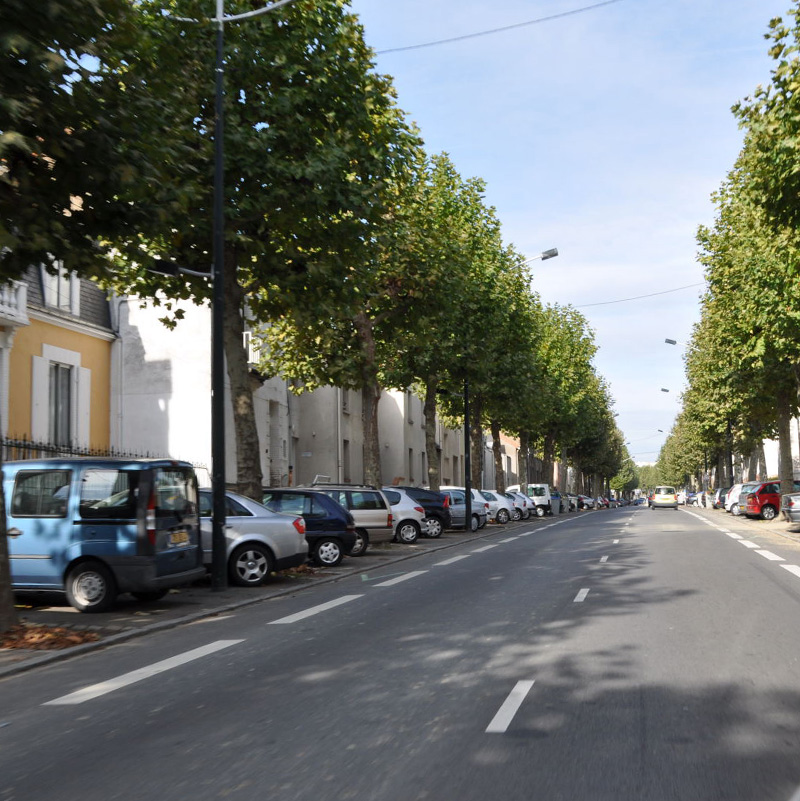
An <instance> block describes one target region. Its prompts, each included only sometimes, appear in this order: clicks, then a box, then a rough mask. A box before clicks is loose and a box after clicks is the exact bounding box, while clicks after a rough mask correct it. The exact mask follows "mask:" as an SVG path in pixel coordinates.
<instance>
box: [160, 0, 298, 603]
mask: <svg viewBox="0 0 800 801" xmlns="http://www.w3.org/2000/svg"><path fill="white" fill-rule="evenodd" d="M293 2H295V0H277V2H274V3H270V4H269V5H267V6H264V7H263V8H259V9H257V10H255V11H248V12H245V13H244V14H233V15H231V16H229V17H226V16H225V0H217V15H216V17H214V18H213V19H211V20H197V19H189V18H186V17H173V19H177V20H180V21H181V22H193V23H203V22H212V23H213V24H214V25H216V28H217V42H216V45H217V48H216V49H217V52H216V63H215V65H214V73H215V86H214V238H213V253H214V261H213V266H212V271H211V274H212V277H213V287H212V299H211V483H212V486H211V492H212V506H211V588H212V589H213V590H222V589H225V587H226V586H227V583H228V580H227V572H226V561H227V560H226V558H225V346H224V338H223V332H224V323H225V303H224V298H225V293H224V287H223V283H222V282H223V275H224V269H223V268H224V261H225V214H224V205H225V191H224V187H225V184H224V167H225V149H224V145H223V141H222V140H223V135H224V108H223V98H224V90H225V83H224V78H225V62H224V52H225V41H224V32H225V23H226V22H235V21H239V20H244V19H249V18H251V17H259V16H261V15H262V14H266V13H268V12H269V11H274V10H275V9H276V8H280V7H281V6H285V5H289V3H293Z"/></svg>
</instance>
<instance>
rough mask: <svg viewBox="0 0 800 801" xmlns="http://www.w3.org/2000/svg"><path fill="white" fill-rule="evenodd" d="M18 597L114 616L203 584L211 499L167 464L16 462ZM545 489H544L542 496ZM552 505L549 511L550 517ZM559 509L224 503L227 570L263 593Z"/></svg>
mask: <svg viewBox="0 0 800 801" xmlns="http://www.w3.org/2000/svg"><path fill="white" fill-rule="evenodd" d="M3 481H4V492H5V499H6V516H7V529H8V542H9V555H10V565H11V577H12V586H13V588H14V589H15V590H17V591H25V590H59V591H64V592H66V595H67V599H68V600H69V602H70V603H71V604H72V605H73V606H74V607H75V608H76V609H79V610H81V611H93V612H99V611H103V610H105V609H108V608H109V607H111V606H112V605H113V603H114V601H115V599H116V596H117V595H118V594H119V593H122V592H130V593H132V594H133V595H135V596H136V597H137V598H139V599H140V600H156V599H158V598H160V597H162V596H163V595H164V594H165V593H166V592H167V591H168V590H169V589H170V588H172V587H175V586H180V585H181V584H186V583H190V582H192V581H195V580H197V579H199V578H202V577H203V576H204V575H205V574H206V571H207V570H208V569H209V568H210V567H211V564H212V555H213V548H212V539H213V537H212V509H213V493H212V490H211V489H207V488H198V486H197V479H196V476H195V473H194V470H193V468H192V466H191V465H190V464H189V463H186V462H180V461H176V460H171V459H130V460H128V459H105V458H96V459H95V458H78V459H76V458H64V459H44V460H37V461H24V462H8V463H6V464H5V465H4V469H3ZM544 486H545V487H546V485H544ZM544 500H546V502H547V504H548V506H547V507H545V505H544V502H543V501H544ZM556 502H557V503H558V504H559V506H560V505H561V504H562V499H561V498H560V496H559V495H558V494H557V493H555V492H553V493H551V492H550V491H549V488H547V492H546V493H542V492H539V493H538V494H537V492H536V485H534V486H533V487H532V488H531V492H530V495H526V494H523V493H521V492H518V491H514V490H513V488H510V489H509V491H507V492H505V493H499V492H496V491H494V490H476V489H473V490H472V503H471V515H470V519H469V520H468V519H467V514H466V490H465V489H464V488H463V487H449V486H448V487H444V488H443V489H442V491H441V492H434V491H431V490H429V489H422V488H419V487H395V486H392V487H383V488H377V487H371V486H364V485H342V484H330V483H315V484H312V485H310V486H307V487H281V488H272V487H269V488H264V490H263V494H262V496H261V498H260V502H257V501H254V500H252V499H251V498H247V497H244V496H243V495H239V494H237V493H235V492H230V491H227V492H226V493H225V529H224V532H225V543H226V565H227V570H228V578H229V580H230V582H231V583H233V584H236V585H239V586H256V585H258V584H261V583H262V582H263V581H264V580H265V579H266V578H267V577H268V576H269V575H270V574H271V573H273V572H276V571H280V570H286V569H288V568H292V567H297V566H299V565H302V564H304V563H305V562H306V561H308V560H309V559H310V560H311V561H312V562H313V563H315V564H317V565H321V566H335V565H337V564H339V563H340V562H341V561H342V559H343V557H344V556H345V555H350V556H363V555H364V554H365V553H366V552H367V550H368V548H369V547H370V545H372V544H380V543H383V542H388V541H396V542H401V543H413V542H415V541H416V540H417V539H418V538H419V537H420V536H425V537H433V538H435V537H439V536H441V534H442V532H443V531H444V530H445V529H448V528H469V529H470V530H472V531H475V530H477V529H479V528H482V527H483V526H485V525H486V524H487V523H488V522H490V521H492V522H497V523H500V524H504V523H507V522H509V521H511V520H520V519H527V518H529V517H531V516H532V515H540V516H541V515H543V514H546V513H547V512H551V513H552V511H553V504H554V503H556Z"/></svg>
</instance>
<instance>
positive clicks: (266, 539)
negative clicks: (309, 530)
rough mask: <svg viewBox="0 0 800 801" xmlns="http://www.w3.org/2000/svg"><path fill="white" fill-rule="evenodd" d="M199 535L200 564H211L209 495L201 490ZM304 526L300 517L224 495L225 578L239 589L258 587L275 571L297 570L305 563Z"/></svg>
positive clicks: (306, 547) (306, 556)
mask: <svg viewBox="0 0 800 801" xmlns="http://www.w3.org/2000/svg"><path fill="white" fill-rule="evenodd" d="M198 495H199V503H200V533H201V536H202V540H203V562H204V563H205V565H206V566H207V567H210V566H211V562H212V558H211V557H212V531H211V510H212V506H213V498H212V491H211V490H210V489H203V490H200V492H199V493H198ZM305 534H306V526H305V523H304V522H303V518H302V517H300V516H299V515H285V514H280V513H278V512H273V511H272V510H271V509H267V507H266V506H264V505H263V504H261V503H258V502H257V501H254V500H252V499H251V498H246V497H245V496H244V495H238V494H237V493H235V492H226V493H225V547H226V555H227V560H228V577H229V579H230V581H231V583H232V584H236V585H238V586H239V587H257V586H258V585H259V584H261V583H263V582H264V581H266V580H267V579H268V578H269V577H270V575H271V574H272V573H275V572H276V571H278V570H288V569H289V568H291V567H298V566H299V565H302V564H304V563H305V562H306V560H307V559H308V543H307V542H306V536H305Z"/></svg>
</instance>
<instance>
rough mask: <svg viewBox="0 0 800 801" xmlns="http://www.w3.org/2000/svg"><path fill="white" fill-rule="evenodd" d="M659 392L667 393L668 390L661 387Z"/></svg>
mask: <svg viewBox="0 0 800 801" xmlns="http://www.w3.org/2000/svg"><path fill="white" fill-rule="evenodd" d="M661 391H662V392H669V390H668V389H664V387H661Z"/></svg>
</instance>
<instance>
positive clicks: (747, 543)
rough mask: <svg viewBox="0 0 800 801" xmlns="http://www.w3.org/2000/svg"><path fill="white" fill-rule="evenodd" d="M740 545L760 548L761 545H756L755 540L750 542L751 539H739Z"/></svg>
mask: <svg viewBox="0 0 800 801" xmlns="http://www.w3.org/2000/svg"><path fill="white" fill-rule="evenodd" d="M738 542H739V545H744V547H745V548H760V547H761V546H760V545H756V544H755V543H754V542H750V540H738Z"/></svg>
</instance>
